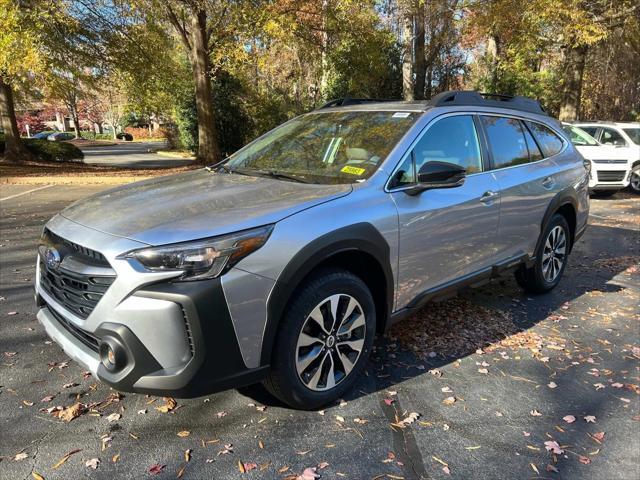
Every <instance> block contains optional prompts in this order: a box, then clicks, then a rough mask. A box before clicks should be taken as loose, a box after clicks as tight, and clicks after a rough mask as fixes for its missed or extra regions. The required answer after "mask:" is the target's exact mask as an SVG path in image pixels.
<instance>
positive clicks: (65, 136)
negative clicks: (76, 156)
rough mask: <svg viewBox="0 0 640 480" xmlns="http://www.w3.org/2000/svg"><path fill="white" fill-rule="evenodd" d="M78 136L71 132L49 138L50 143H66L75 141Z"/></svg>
mask: <svg viewBox="0 0 640 480" xmlns="http://www.w3.org/2000/svg"><path fill="white" fill-rule="evenodd" d="M74 138H76V136H75V135H74V134H73V133H69V132H56V133H52V134H51V135H49V136H48V137H47V140H49V141H50V142H64V141H65V140H73V139H74Z"/></svg>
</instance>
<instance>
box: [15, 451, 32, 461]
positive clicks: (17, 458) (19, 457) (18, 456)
mask: <svg viewBox="0 0 640 480" xmlns="http://www.w3.org/2000/svg"><path fill="white" fill-rule="evenodd" d="M28 456H29V454H27V453H25V452H20V453H18V454H16V456H15V457H13V459H14V460H15V461H16V462H19V461H20V460H24V459H25V458H27V457H28Z"/></svg>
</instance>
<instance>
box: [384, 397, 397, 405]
mask: <svg viewBox="0 0 640 480" xmlns="http://www.w3.org/2000/svg"><path fill="white" fill-rule="evenodd" d="M393 402H395V400H394V399H393V398H385V399H384V403H386V404H387V405H388V406H391V405H393Z"/></svg>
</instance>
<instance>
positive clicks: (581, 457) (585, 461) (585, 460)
mask: <svg viewBox="0 0 640 480" xmlns="http://www.w3.org/2000/svg"><path fill="white" fill-rule="evenodd" d="M578 460H579V461H580V463H583V464H585V465H589V464H590V463H591V459H590V458H589V457H585V456H584V455H578Z"/></svg>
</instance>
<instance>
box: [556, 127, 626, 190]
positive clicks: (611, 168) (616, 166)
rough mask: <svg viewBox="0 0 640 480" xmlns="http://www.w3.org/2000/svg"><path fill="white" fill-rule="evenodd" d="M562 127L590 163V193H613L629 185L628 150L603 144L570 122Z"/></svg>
mask: <svg viewBox="0 0 640 480" xmlns="http://www.w3.org/2000/svg"><path fill="white" fill-rule="evenodd" d="M562 128H563V129H564V131H565V132H567V134H568V135H569V138H570V139H571V143H573V145H574V146H575V147H576V150H578V152H580V154H581V155H582V156H583V157H584V158H585V160H587V162H588V163H589V192H590V193H593V194H597V195H600V196H608V195H613V194H614V193H616V192H617V191H618V190H622V189H623V188H626V187H627V186H628V185H629V171H630V170H631V162H630V161H629V160H628V159H627V156H628V153H627V152H625V151H622V149H620V148H618V147H613V146H611V145H602V144H601V143H599V142H598V141H597V140H596V139H595V138H593V137H592V136H591V135H589V134H588V133H587V132H585V131H584V130H583V129H581V128H578V127H576V126H574V125H571V124H569V123H563V124H562Z"/></svg>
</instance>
